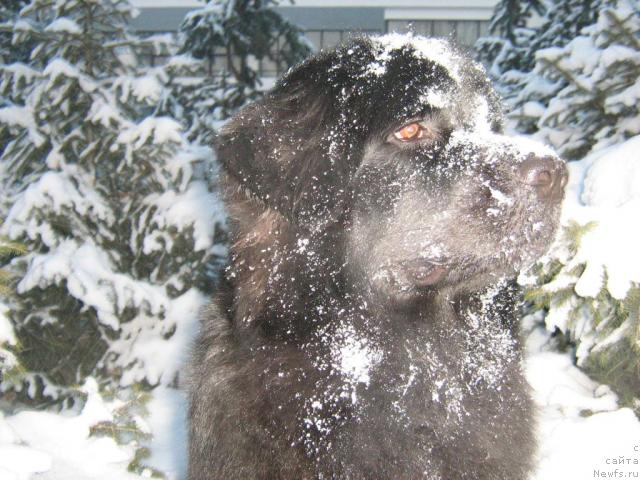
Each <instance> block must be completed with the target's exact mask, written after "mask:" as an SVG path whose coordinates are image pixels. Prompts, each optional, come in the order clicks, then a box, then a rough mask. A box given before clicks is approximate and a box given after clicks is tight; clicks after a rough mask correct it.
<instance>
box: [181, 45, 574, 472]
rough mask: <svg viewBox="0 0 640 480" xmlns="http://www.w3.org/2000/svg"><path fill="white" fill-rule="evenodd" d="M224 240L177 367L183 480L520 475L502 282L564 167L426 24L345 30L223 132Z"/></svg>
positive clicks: (514, 337)
mask: <svg viewBox="0 0 640 480" xmlns="http://www.w3.org/2000/svg"><path fill="white" fill-rule="evenodd" d="M216 148H217V152H218V155H219V160H220V162H221V164H222V169H223V174H224V182H225V185H226V197H227V207H228V212H229V215H230V221H231V232H232V246H231V254H230V264H229V267H228V269H227V271H226V283H225V285H224V286H223V287H222V289H221V291H220V292H219V293H218V294H217V295H216V298H215V300H214V301H213V303H212V304H211V306H210V308H209V310H208V312H207V313H206V315H205V317H204V319H203V327H202V332H201V336H200V339H199V341H198V344H197V346H196V348H195V352H194V358H193V364H192V371H191V381H192V389H191V410H190V466H189V478H190V479H191V480H205V479H218V478H225V479H236V478H237V479H248V478H256V479H315V478H318V479H331V478H335V479H341V478H345V479H346V478H348V479H372V478H375V479H409V478H427V479H442V480H457V479H477V480H480V479H493V480H498V479H505V480H506V479H509V480H517V479H525V478H526V477H527V475H528V473H529V472H530V470H531V468H532V463H533V458H534V451H535V441H534V433H533V431H534V425H533V418H534V414H533V407H532V403H531V400H530V397H529V390H528V387H527V385H526V382H525V380H524V378H523V375H522V371H521V365H520V363H521V348H520V343H519V339H518V332H517V331H518V328H517V325H516V323H515V319H516V304H517V301H518V298H517V295H516V291H515V289H514V287H513V282H512V279H513V277H514V276H515V275H516V272H517V271H518V270H520V269H521V268H524V267H526V266H527V265H529V264H530V263H531V262H532V261H534V260H535V259H537V258H538V257H539V256H540V255H542V254H543V253H544V251H545V250H546V248H547V246H548V244H549V242H550V241H551V238H552V236H553V234H554V231H555V228H556V225H557V222H558V214H559V204H560V201H561V199H562V194H563V188H564V184H565V182H566V171H565V167H564V165H563V163H562V162H561V161H560V160H558V159H557V158H556V157H555V156H554V154H553V153H552V152H550V151H547V150H546V149H545V148H544V147H541V146H540V145H537V144H534V143H531V142H527V141H525V140H523V139H516V138H509V137H505V136H503V135H501V116H500V108H499V105H498V102H497V99H496V96H495V94H494V93H493V91H492V89H491V87H490V85H489V84H488V82H487V80H486V78H485V76H484V74H483V72H482V70H481V69H480V68H479V67H478V66H477V65H476V64H474V63H473V62H472V61H471V60H469V59H468V58H466V57H465V56H464V55H462V54H460V53H458V52H456V51H455V50H454V49H453V48H452V47H451V46H450V45H449V44H448V43H446V42H444V41H441V40H434V39H425V38H420V37H410V36H399V35H390V36H385V37H379V38H373V39H357V40H354V41H352V42H351V43H349V44H346V45H343V46H340V47H338V48H337V49H336V50H333V51H329V52H325V53H320V54H319V55H317V56H315V57H313V58H311V59H309V60H308V61H306V62H305V63H303V64H301V65H300V66H298V67H296V68H294V69H293V70H291V71H290V72H288V73H287V74H286V75H285V76H284V78H283V79H282V80H281V81H280V82H279V83H278V84H277V85H276V87H275V88H274V89H273V90H272V91H271V92H269V93H268V94H267V95H266V97H265V98H264V99H263V100H261V101H259V102H257V103H254V104H252V105H249V106H248V107H246V108H245V109H243V110H242V111H241V112H240V113H239V114H238V115H236V117H235V118H233V119H232V120H231V121H230V122H229V123H228V124H227V125H226V126H225V127H224V128H223V130H222V131H221V133H220V135H219V138H218V140H217V145H216Z"/></svg>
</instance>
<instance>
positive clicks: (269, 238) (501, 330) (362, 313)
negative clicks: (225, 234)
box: [227, 191, 520, 383]
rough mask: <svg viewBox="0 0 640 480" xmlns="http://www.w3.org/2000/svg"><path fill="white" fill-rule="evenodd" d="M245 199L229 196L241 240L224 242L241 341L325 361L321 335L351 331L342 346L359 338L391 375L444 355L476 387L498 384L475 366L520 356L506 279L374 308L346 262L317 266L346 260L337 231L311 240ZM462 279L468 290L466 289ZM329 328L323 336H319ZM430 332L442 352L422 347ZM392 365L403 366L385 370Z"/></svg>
mask: <svg viewBox="0 0 640 480" xmlns="http://www.w3.org/2000/svg"><path fill="white" fill-rule="evenodd" d="M235 194H236V195H238V194H239V195H243V196H244V194H243V193H240V192H238V191H235ZM244 198H245V200H244V201H243V202H239V201H238V197H236V198H234V199H233V201H232V202H229V204H230V205H233V210H232V211H231V212H230V216H231V217H232V219H234V222H233V225H232V231H233V232H234V233H235V235H234V237H235V238H236V239H240V240H239V241H235V242H234V243H233V244H232V247H231V262H230V267H229V269H228V271H227V274H228V277H229V279H230V281H231V284H232V285H233V286H234V287H233V288H234V295H233V298H234V300H235V303H234V305H232V306H231V307H232V311H233V315H232V316H233V318H232V322H233V323H234V328H235V329H236V330H237V332H238V333H239V338H243V335H242V333H241V332H245V334H246V339H247V344H246V346H247V347H248V348H255V347H259V346H261V344H263V343H264V342H267V343H269V342H271V341H272V340H277V341H283V342H284V343H286V344H287V345H289V346H291V347H292V348H299V349H301V350H304V351H306V352H307V353H309V354H310V356H311V357H318V356H319V357H323V356H324V357H331V356H335V352H334V351H331V349H330V348H329V346H328V344H329V343H330V342H329V341H328V340H327V341H326V342H325V341H324V340H323V339H324V338H327V339H328V338H331V339H332V340H331V343H333V342H334V337H335V335H338V336H341V335H342V336H343V337H345V336H346V337H349V336H350V337H353V338H344V340H345V342H346V341H352V342H355V343H356V344H361V343H362V342H364V343H366V344H367V348H370V349H372V352H371V355H374V356H375V355H377V353H376V352H382V353H384V356H385V362H384V364H385V365H387V366H388V367H389V368H386V370H388V371H389V372H402V371H403V370H406V371H407V372H409V370H410V369H411V368H415V365H413V366H412V365H411V362H412V361H420V359H422V360H421V361H423V362H427V363H428V362H432V363H434V362H435V363H437V361H438V360H437V359H438V357H439V356H446V357H447V358H448V357H451V359H449V360H447V362H443V364H444V365H448V366H449V367H448V368H451V366H452V365H454V366H456V367H455V368H457V369H458V370H459V371H458V373H451V372H450V373H448V374H447V375H449V376H453V377H455V376H456V375H458V376H459V377H460V381H462V379H463V377H464V378H466V379H468V380H469V381H471V382H475V383H478V382H480V383H482V382H486V381H489V380H491V381H495V380H496V379H495V378H491V379H489V377H490V375H491V372H487V371H485V372H484V373H482V372H480V370H481V369H487V368H488V369H489V370H491V369H492V368H493V367H499V366H500V365H497V363H498V362H503V363H504V362H516V363H517V361H519V358H520V347H519V342H518V334H517V329H516V327H515V325H514V319H515V310H514V308H515V307H514V305H515V300H516V299H517V298H516V294H515V290H514V288H513V285H512V284H511V283H509V282H506V281H504V280H496V281H495V282H494V283H491V284H489V283H487V282H486V281H485V282H478V283H476V284H472V283H471V282H467V283H466V284H465V286H466V287H467V289H466V290H464V291H461V290H454V289H453V288H448V289H443V290H442V291H434V292H433V293H432V294H431V295H427V296H425V297H424V298H423V299H422V300H421V301H420V302H418V303H417V304H416V305H414V306H413V307H412V308H403V309H397V308H389V307H388V306H385V305H380V304H376V299H375V298H373V297H371V296H368V295H367V294H366V293H362V292H361V291H358V289H357V288H354V286H353V285H351V284H350V283H351V282H350V279H348V278H346V277H345V276H344V275H343V273H342V270H343V269H344V267H345V266H344V265H339V264H335V265H329V264H327V262H326V261H324V263H322V264H319V263H318V262H320V259H332V258H334V259H339V258H344V255H342V252H339V251H338V250H340V249H341V248H343V247H342V246H341V244H342V242H341V239H340V238H339V237H338V236H335V235H337V234H335V235H334V233H332V232H331V231H326V232H323V233H321V234H316V236H315V237H314V234H311V233H309V232H306V231H303V230H300V229H299V227H297V226H295V225H294V224H293V223H292V222H290V221H289V220H287V219H286V218H284V217H283V216H282V215H280V214H279V213H278V212H275V211H273V210H270V209H268V208H262V209H261V210H260V209H258V208H256V207H257V201H256V200H253V199H250V198H246V197H244ZM256 211H258V212H259V213H255V212H256ZM337 231H341V229H337ZM319 250H324V251H319ZM284 259H286V261H283V260H284ZM249 265H250V266H251V267H248V266H249ZM320 272H323V273H324V275H323V276H321V274H320ZM300 275H303V276H304V277H305V278H300ZM296 277H297V278H296ZM469 284H471V285H472V288H473V290H469V289H468V287H469ZM425 312H428V314H427V313H425ZM426 315H428V318H427V317H426ZM327 332H331V335H325V334H326V333H327ZM435 336H439V337H440V338H446V341H445V342H442V341H440V342H434V345H443V344H444V345H447V346H448V347H447V349H448V351H447V352H444V351H442V352H436V351H434V352H429V351H428V349H429V348H431V347H430V345H431V341H430V339H433V338H434V337H435ZM252 342H254V343H255V344H252ZM324 343H327V345H325V344H324ZM345 348H348V346H345ZM359 353H363V354H364V352H359ZM416 359H417V360H416ZM312 360H315V358H313V359H312ZM329 360H330V359H329ZM334 360H335V359H334ZM371 360H372V361H374V360H375V359H373V358H372V359H371ZM391 361H393V362H395V363H396V364H401V365H394V366H391V365H389V362H391ZM414 363H415V362H414ZM481 364H482V365H481ZM433 366H434V365H431V367H433ZM398 367H401V368H398ZM345 368H347V367H345ZM354 368H356V367H354ZM347 369H348V368H347ZM380 369H381V370H385V367H382V366H380ZM407 369H409V370H407ZM474 369H475V370H476V371H473V370H474ZM498 370H499V369H498V368H496V371H498ZM343 373H344V372H343ZM347 374H348V372H347ZM407 374H409V373H407ZM483 375H484V377H486V378H484V377H483ZM347 376H348V375H347ZM474 376H475V377H476V378H472V377H474ZM443 378H446V377H443ZM384 381H391V382H393V381H395V380H394V379H390V380H389V379H385V380H384ZM434 381H437V380H435V378H434Z"/></svg>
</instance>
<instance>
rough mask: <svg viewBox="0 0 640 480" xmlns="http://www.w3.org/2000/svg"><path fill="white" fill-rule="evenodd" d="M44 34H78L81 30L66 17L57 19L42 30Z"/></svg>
mask: <svg viewBox="0 0 640 480" xmlns="http://www.w3.org/2000/svg"><path fill="white" fill-rule="evenodd" d="M44 31H45V32H56V33H69V34H79V33H82V29H81V28H80V27H79V26H78V24H77V23H76V22H74V21H73V20H71V19H70V18H66V17H58V18H56V19H55V20H54V21H53V22H51V23H50V24H49V25H47V26H46V28H45V29H44Z"/></svg>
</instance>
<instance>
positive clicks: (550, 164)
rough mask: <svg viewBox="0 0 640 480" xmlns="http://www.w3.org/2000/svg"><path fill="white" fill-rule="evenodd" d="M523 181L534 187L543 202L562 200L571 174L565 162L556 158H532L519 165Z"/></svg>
mask: <svg viewBox="0 0 640 480" xmlns="http://www.w3.org/2000/svg"><path fill="white" fill-rule="evenodd" d="M518 173H519V175H520V178H521V180H522V181H523V182H524V183H525V184H527V185H529V186H531V187H533V188H534V189H535V190H536V193H537V194H538V196H539V197H540V199H541V200H555V199H559V198H562V195H563V193H564V187H565V186H566V185H567V180H568V178H569V174H568V172H567V167H566V166H565V164H564V162H562V161H560V160H558V159H557V158H554V157H535V156H531V157H529V158H527V159H526V160H525V161H524V162H522V163H521V164H520V165H519V172H518Z"/></svg>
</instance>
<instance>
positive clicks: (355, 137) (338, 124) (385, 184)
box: [218, 35, 567, 302]
mask: <svg viewBox="0 0 640 480" xmlns="http://www.w3.org/2000/svg"><path fill="white" fill-rule="evenodd" d="M501 123H502V121H501V114H500V108H499V104H498V100H497V98H496V96H495V94H494V92H493V90H492V89H491V87H490V85H489V84H488V81H487V80H486V78H485V75H484V73H483V71H482V69H481V68H480V67H479V66H478V65H477V64H475V63H474V62H472V61H471V60H470V59H468V58H467V57H465V56H464V55H462V54H460V53H459V52H456V51H455V50H454V49H453V48H452V47H451V46H450V45H449V44H448V43H447V42H445V41H442V40H436V39H426V38H421V37H412V36H402V35H387V36H383V37H378V38H372V39H358V40H355V41H353V42H351V43H349V44H347V45H344V46H341V47H339V48H338V49H336V50H333V51H329V52H325V53H321V54H319V55H318V56H316V57H313V58H311V59H310V60H308V61H307V62H305V63H303V64H302V65H300V66H298V67H296V68H294V69H293V70H292V71H290V72H289V73H288V74H287V75H285V77H284V78H283V79H282V80H281V82H280V83H279V84H278V85H277V86H276V88H275V89H274V90H273V91H272V92H270V94H269V95H267V96H266V98H265V99H264V100H263V101H262V102H260V103H257V104H254V105H253V106H250V107H248V108H247V109H245V110H243V111H242V112H241V113H240V114H239V115H238V116H237V117H236V118H235V119H234V120H233V121H232V122H231V123H230V124H229V125H228V126H227V127H226V128H225V129H224V130H223V132H222V134H221V137H220V139H219V142H218V149H219V151H220V152H221V158H222V159H223V162H224V163H225V167H226V169H227V171H228V173H230V174H231V175H232V176H233V177H234V178H235V179H236V180H237V181H238V182H239V183H240V184H241V185H243V186H244V187H245V188H246V189H248V190H249V191H250V192H251V193H252V195H253V196H254V197H257V198H258V199H260V200H262V201H263V202H264V203H265V204H267V205H268V206H269V207H271V208H273V209H275V210H278V211H279V212H280V213H282V214H283V215H284V216H285V217H287V218H288V219H290V221H291V222H293V223H295V224H297V225H299V226H300V228H302V229H304V230H306V231H308V232H309V233H310V234H311V235H322V232H323V231H324V230H325V229H326V228H327V227H328V226H329V225H332V224H336V222H338V223H342V224H343V225H345V226H346V231H347V232H348V235H347V240H346V251H345V252H344V253H345V255H346V265H347V269H348V271H349V272H348V273H349V274H350V275H352V276H353V278H360V279H362V278H364V279H365V281H364V283H363V284H364V285H365V287H364V288H366V289H367V290H370V291H371V292H372V293H374V294H382V298H385V299H391V301H393V302H397V301H400V302H404V301H406V300H410V299H411V298H415V297H419V296H421V295H422V294H423V293H424V292H429V291H433V289H435V288H438V289H439V288H443V287H446V286H456V285H460V284H462V283H464V284H465V285H466V286H468V287H469V288H473V287H474V280H477V282H480V283H483V282H484V283H486V282H488V281H491V280H495V279H496V278H499V277H502V276H505V275H512V274H513V273H515V272H516V271H517V270H518V269H521V268H523V267H524V266H526V265H528V264H529V263H531V262H533V261H534V260H535V259H537V258H538V257H539V256H540V255H542V254H543V253H544V251H545V250H546V249H547V247H548V245H549V243H550V241H551V239H552V237H553V235H554V232H555V229H556V225H557V222H558V216H559V208H560V207H559V205H560V202H561V200H562V196H563V190H564V185H565V183H566V175H567V174H566V168H565V166H564V164H563V162H562V161H560V160H559V159H558V158H557V157H556V156H555V155H554V153H553V152H552V151H550V150H548V149H546V148H545V147H543V146H541V145H538V144H536V143H534V142H531V141H527V140H524V139H519V138H510V137H506V136H503V135H501ZM462 280H464V282H462ZM359 283H362V282H361V281H360V282H359ZM475 286H477V283H476V285H475Z"/></svg>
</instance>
